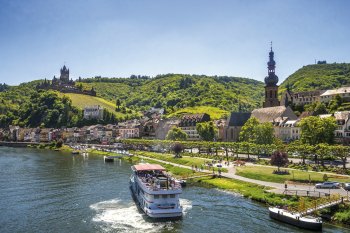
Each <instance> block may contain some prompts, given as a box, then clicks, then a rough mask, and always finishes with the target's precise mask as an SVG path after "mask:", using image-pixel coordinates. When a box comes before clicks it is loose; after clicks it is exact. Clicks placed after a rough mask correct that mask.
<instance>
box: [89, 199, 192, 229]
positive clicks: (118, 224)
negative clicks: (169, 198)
mask: <svg viewBox="0 0 350 233" xmlns="http://www.w3.org/2000/svg"><path fill="white" fill-rule="evenodd" d="M180 204H181V205H182V207H183V213H184V215H185V214H186V213H187V212H188V211H189V210H190V209H191V208H192V204H191V202H190V201H189V200H186V199H180ZM90 208H91V209H92V210H94V211H95V212H96V215H95V216H94V217H93V218H92V221H93V222H95V223H98V225H99V226H100V227H101V230H103V231H106V232H108V231H110V230H117V231H118V232H140V231H143V232H159V231H162V230H166V231H168V230H173V229H174V224H176V222H173V221H166V222H155V221H154V220H152V219H149V218H148V217H147V216H146V215H145V214H143V213H142V212H141V211H139V210H138V208H137V207H136V205H135V203H133V202H131V203H125V202H122V200H119V199H112V200H108V201H102V202H98V203H95V204H93V205H91V206H90Z"/></svg>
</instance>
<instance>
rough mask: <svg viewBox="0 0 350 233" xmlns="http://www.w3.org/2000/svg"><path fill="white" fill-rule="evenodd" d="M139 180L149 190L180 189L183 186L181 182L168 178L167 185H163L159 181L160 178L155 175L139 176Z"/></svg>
mask: <svg viewBox="0 0 350 233" xmlns="http://www.w3.org/2000/svg"><path fill="white" fill-rule="evenodd" d="M139 180H140V181H141V182H142V184H143V185H144V186H145V187H146V188H147V189H148V190H153V191H161V190H180V189H181V188H182V187H181V184H180V183H179V182H178V181H176V180H174V179H169V180H167V182H168V184H167V185H165V186H161V185H160V184H159V183H157V180H158V179H157V178H155V177H148V178H147V177H139Z"/></svg>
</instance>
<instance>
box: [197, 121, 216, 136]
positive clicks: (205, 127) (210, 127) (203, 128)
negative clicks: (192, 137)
mask: <svg viewBox="0 0 350 233" xmlns="http://www.w3.org/2000/svg"><path fill="white" fill-rule="evenodd" d="M196 129H197V132H198V134H199V136H200V137H201V138H202V139H203V140H204V141H213V140H214V139H215V136H216V132H217V130H216V127H215V126H214V123H213V122H211V121H210V122H202V123H197V125H196Z"/></svg>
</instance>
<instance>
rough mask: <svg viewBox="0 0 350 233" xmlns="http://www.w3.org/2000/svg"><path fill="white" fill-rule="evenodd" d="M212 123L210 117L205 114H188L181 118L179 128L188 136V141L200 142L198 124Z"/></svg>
mask: <svg viewBox="0 0 350 233" xmlns="http://www.w3.org/2000/svg"><path fill="white" fill-rule="evenodd" d="M206 121H210V116H209V115H208V114H206V113H203V114H186V115H183V116H182V117H181V120H180V123H179V127H180V129H182V130H183V131H184V132H185V133H187V135H188V138H187V139H188V140H199V139H200V136H199V134H198V132H197V128H196V126H197V123H202V122H206Z"/></svg>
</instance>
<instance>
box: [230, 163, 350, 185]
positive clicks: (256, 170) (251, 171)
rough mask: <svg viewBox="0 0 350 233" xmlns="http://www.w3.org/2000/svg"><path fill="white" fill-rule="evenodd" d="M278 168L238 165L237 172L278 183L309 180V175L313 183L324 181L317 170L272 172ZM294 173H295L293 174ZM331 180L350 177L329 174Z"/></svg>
mask: <svg viewBox="0 0 350 233" xmlns="http://www.w3.org/2000/svg"><path fill="white" fill-rule="evenodd" d="M276 169H277V168H272V167H264V166H245V167H237V169H236V174H237V175H240V176H243V177H247V178H251V179H255V180H263V181H269V182H276V183H284V182H285V181H288V180H290V181H298V182H306V183H307V182H309V175H310V178H311V182H312V183H316V182H323V175H324V174H323V173H316V172H306V171H300V170H289V172H290V174H289V175H276V174H273V173H272V172H273V171H274V170H276ZM293 173H294V175H293ZM327 176H328V178H329V179H328V180H329V181H338V182H350V178H348V177H343V176H337V175H336V174H334V175H328V174H327Z"/></svg>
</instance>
